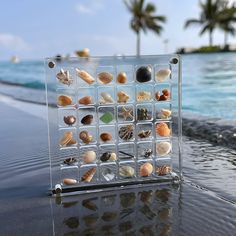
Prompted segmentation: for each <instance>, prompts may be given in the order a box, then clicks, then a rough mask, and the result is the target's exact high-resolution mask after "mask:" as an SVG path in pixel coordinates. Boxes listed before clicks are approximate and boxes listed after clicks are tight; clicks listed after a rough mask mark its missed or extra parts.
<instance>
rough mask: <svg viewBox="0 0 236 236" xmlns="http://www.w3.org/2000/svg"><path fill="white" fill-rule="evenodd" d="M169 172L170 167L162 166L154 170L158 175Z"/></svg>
mask: <svg viewBox="0 0 236 236" xmlns="http://www.w3.org/2000/svg"><path fill="white" fill-rule="evenodd" d="M170 172H171V167H170V166H169V165H163V166H159V167H157V168H156V173H157V174H158V175H167V174H169V173H170Z"/></svg>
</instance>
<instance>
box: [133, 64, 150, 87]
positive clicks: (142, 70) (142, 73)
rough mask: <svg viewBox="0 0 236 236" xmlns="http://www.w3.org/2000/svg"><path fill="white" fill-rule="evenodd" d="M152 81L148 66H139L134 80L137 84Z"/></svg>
mask: <svg viewBox="0 0 236 236" xmlns="http://www.w3.org/2000/svg"><path fill="white" fill-rule="evenodd" d="M151 79H152V68H151V67H150V66H141V67H139V68H138V69H137V71H136V80H137V81H138V82H139V83H145V82H148V81H150V80H151Z"/></svg>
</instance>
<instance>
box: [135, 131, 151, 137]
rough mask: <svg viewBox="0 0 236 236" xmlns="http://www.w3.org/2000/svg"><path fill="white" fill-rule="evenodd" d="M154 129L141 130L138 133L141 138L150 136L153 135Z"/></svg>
mask: <svg viewBox="0 0 236 236" xmlns="http://www.w3.org/2000/svg"><path fill="white" fill-rule="evenodd" d="M151 133H152V131H151V130H141V131H140V132H139V133H138V136H139V138H148V137H149V136H150V135H151Z"/></svg>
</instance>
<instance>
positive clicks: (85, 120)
mask: <svg viewBox="0 0 236 236" xmlns="http://www.w3.org/2000/svg"><path fill="white" fill-rule="evenodd" d="M92 122H93V115H86V116H84V117H83V118H82V119H81V123H82V124H83V125H90V124H91V123H92Z"/></svg>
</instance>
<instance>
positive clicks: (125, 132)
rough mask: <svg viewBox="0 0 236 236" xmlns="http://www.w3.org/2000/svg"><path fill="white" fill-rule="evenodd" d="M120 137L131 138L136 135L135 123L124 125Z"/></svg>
mask: <svg viewBox="0 0 236 236" xmlns="http://www.w3.org/2000/svg"><path fill="white" fill-rule="evenodd" d="M118 134H119V137H120V138H121V139H123V140H130V139H132V138H133V137H134V127H133V125H126V126H122V127H121V128H120V129H119V132H118Z"/></svg>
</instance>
